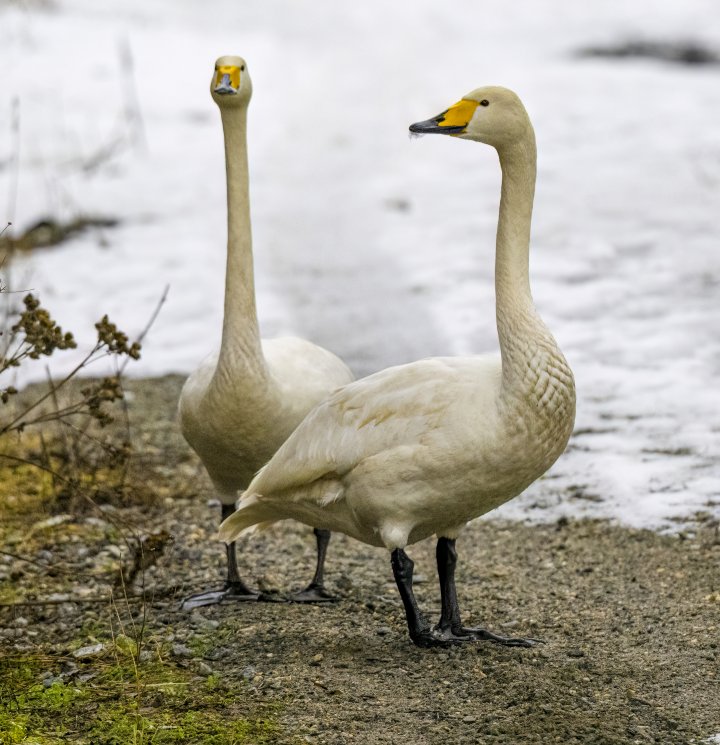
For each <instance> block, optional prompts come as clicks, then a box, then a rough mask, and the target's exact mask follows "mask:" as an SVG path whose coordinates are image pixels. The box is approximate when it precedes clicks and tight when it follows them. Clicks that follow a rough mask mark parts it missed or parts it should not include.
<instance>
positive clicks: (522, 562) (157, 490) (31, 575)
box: [0, 376, 720, 745]
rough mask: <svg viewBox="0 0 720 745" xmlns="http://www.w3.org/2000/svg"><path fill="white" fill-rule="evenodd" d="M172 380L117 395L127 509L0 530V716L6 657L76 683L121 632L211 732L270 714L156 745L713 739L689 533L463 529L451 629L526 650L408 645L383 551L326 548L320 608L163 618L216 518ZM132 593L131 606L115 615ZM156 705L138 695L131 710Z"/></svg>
mask: <svg viewBox="0 0 720 745" xmlns="http://www.w3.org/2000/svg"><path fill="white" fill-rule="evenodd" d="M180 384H181V379H180V378H179V377H177V376H169V377H166V378H162V379H155V380H148V381H134V382H131V383H130V385H129V388H130V390H131V392H132V400H131V409H130V414H131V421H132V428H133V429H132V431H133V437H134V441H135V447H136V451H137V456H136V458H135V460H134V463H133V469H132V472H131V474H130V476H129V479H130V483H131V484H133V483H138V484H139V483H142V484H143V485H144V487H145V488H146V489H147V494H149V495H151V496H150V497H148V496H144V497H143V499H144V501H145V502H146V504H144V505H143V506H140V505H138V504H134V505H130V506H127V507H114V508H111V507H108V506H105V507H103V508H102V509H91V510H88V509H87V508H83V509H79V508H78V509H73V510H69V511H67V512H65V513H63V514H62V515H54V516H51V515H50V514H49V513H43V514H18V513H17V512H8V513H7V514H6V516H5V519H4V520H3V522H2V533H1V534H0V535H1V536H2V539H3V544H4V549H3V550H4V551H5V552H6V553H5V554H4V555H2V556H0V589H1V590H2V593H3V594H2V599H3V600H5V603H4V604H3V605H2V606H0V625H1V628H0V650H1V651H2V654H3V656H4V657H5V660H6V662H5V663H3V665H0V673H2V675H3V676H4V684H3V686H2V691H3V692H4V694H5V699H4V703H5V705H7V702H8V690H9V685H10V684H11V682H12V670H13V665H17V664H18V663H19V661H22V660H27V659H30V658H33V659H36V660H37V659H41V660H42V664H41V665H40V667H39V668H37V675H38V679H39V680H45V681H46V683H45V684H46V685H47V681H53V680H58V681H62V680H64V679H65V680H67V681H69V680H73V681H75V685H76V686H79V685H81V681H82V680H84V679H85V678H84V677H83V676H88V675H92V674H93V670H95V668H96V667H97V666H98V665H99V664H100V660H101V659H105V660H107V657H108V649H109V648H110V646H111V645H112V644H113V635H115V642H114V643H115V645H116V646H117V644H118V641H117V638H118V637H117V635H118V634H119V633H121V632H122V633H125V634H127V635H129V636H130V637H132V638H133V639H135V640H137V639H138V637H139V636H141V638H142V641H143V644H142V651H141V652H140V654H139V656H138V664H139V666H140V669H141V670H142V666H143V665H145V664H147V665H150V664H153V663H157V662H158V661H160V662H162V664H163V665H165V666H166V667H167V668H168V669H172V670H175V671H177V672H178V674H180V673H182V674H183V675H186V676H187V675H189V676H191V677H190V678H189V680H191V681H196V684H197V685H198V686H200V685H203V681H205V682H207V681H209V680H212V681H217V684H218V685H220V686H221V687H222V690H223V691H225V698H224V699H223V703H222V707H224V708H222V709H221V710H220V713H219V715H220V716H224V715H225V712H227V716H228V717H229V718H230V717H237V716H240V715H242V716H244V717H249V718H251V717H253V716H260V715H262V716H267V712H268V711H270V712H272V717H273V721H274V723H275V725H276V727H277V729H276V730H274V733H273V735H272V738H271V739H269V740H261V739H260V738H258V739H257V740H252V739H248V740H241V739H234V740H231V739H227V740H222V739H219V740H210V739H207V740H205V739H193V738H192V736H188V738H189V739H185V740H182V739H180V740H173V742H176V741H184V742H204V741H207V742H211V741H212V742H253V741H257V742H260V741H262V742H266V741H268V742H278V743H299V742H315V743H327V744H328V745H330V744H336V743H337V744H338V745H340V744H342V743H351V742H356V743H367V744H368V745H373V744H375V743H378V744H379V743H398V742H411V743H418V744H422V743H432V744H434V743H507V744H510V743H538V744H540V743H543V744H545V743H551V742H559V743H574V742H577V743H598V744H600V743H603V744H605V743H608V744H609V743H663V744H665V743H702V742H706V741H708V738H710V737H711V736H713V735H715V734H716V733H718V732H720V690H719V689H720V685H719V684H720V651H719V650H718V628H719V627H720V587H719V586H718V585H719V584H720V583H719V582H718V577H719V574H718V569H719V567H720V536H719V533H718V526H717V524H715V523H714V522H713V521H712V520H711V519H708V520H706V521H705V522H704V523H699V524H695V525H693V526H688V527H687V529H685V530H684V531H681V532H679V533H678V534H677V535H674V536H667V535H658V534H656V533H652V532H649V531H644V530H635V529H627V528H623V527H618V526H616V525H612V524H610V523H607V522H590V521H573V520H564V519H563V520H561V521H559V522H555V523H553V524H544V525H543V524H540V525H538V524H535V525H526V524H521V523H510V522H499V521H496V520H493V519H492V518H491V519H484V520H479V521H475V522H474V523H473V524H472V525H470V526H469V527H468V529H467V530H466V531H465V533H464V534H463V535H462V536H461V537H460V539H459V540H458V553H459V568H458V591H459V595H460V603H461V608H462V609H463V611H464V614H465V618H464V620H465V621H466V622H468V624H473V623H474V624H476V625H479V624H482V625H486V626H487V627H488V628H490V629H492V630H496V631H498V632H500V633H508V634H514V635H529V636H533V637H536V638H541V639H543V640H544V641H545V642H546V643H545V644H543V645H540V646H538V647H536V648H533V649H510V648H503V647H497V646H493V645H490V644H472V645H468V646H465V647H462V648H459V649H449V650H421V649H418V648H416V647H414V646H413V645H412V644H411V643H410V642H409V639H408V636H407V631H406V628H405V622H404V615H403V612H402V607H401V604H400V601H399V598H398V596H397V591H396V589H395V586H394V583H393V580H392V573H391V571H390V566H389V559H388V556H387V554H386V552H385V551H382V550H379V549H374V548H370V547H367V546H364V545H362V544H359V543H357V542H354V541H352V540H350V539H348V538H346V537H344V536H340V535H335V536H333V540H332V542H331V546H330V554H329V560H328V575H327V583H328V587H329V589H330V590H331V591H333V592H335V593H336V594H337V595H338V596H339V598H340V599H339V602H337V603H334V604H330V605H325V606H297V605H292V604H287V603H245V604H227V605H222V606H219V607H208V608H203V609H199V610H195V611H193V612H192V613H189V614H188V613H183V612H181V611H179V609H178V600H179V599H180V598H181V597H183V596H184V595H185V594H187V593H189V592H192V591H195V590H199V589H206V588H207V587H208V586H210V585H212V584H217V583H218V581H219V580H220V579H221V577H222V572H223V564H224V562H223V550H222V547H221V546H220V545H219V544H217V543H216V542H214V541H213V540H212V535H213V532H214V530H215V529H216V527H217V520H218V517H219V509H218V507H217V506H213V505H210V506H209V505H208V491H207V487H208V484H207V481H206V478H205V476H204V473H203V471H202V468H201V467H200V466H199V464H198V462H197V460H196V459H195V457H194V456H193V455H192V454H191V453H190V452H189V451H188V450H187V448H186V447H185V445H184V443H183V442H182V440H181V438H180V436H179V433H178V430H177V426H176V424H175V422H174V405H175V401H176V400H177V395H178V392H179V386H180ZM148 536H150V538H148ZM138 537H144V538H145V540H146V543H145V545H146V547H148V546H151V545H155V546H156V547H157V549H158V550H157V551H156V552H154V553H152V552H146V555H148V554H152V557H153V558H152V560H151V561H150V562H148V563H151V565H150V566H147V567H146V568H145V569H144V570H143V571H142V572H138V573H137V575H136V576H135V577H134V578H133V579H132V583H131V586H130V587H127V586H125V587H124V588H123V587H122V586H119V585H118V576H119V571H118V570H119V568H120V566H123V567H124V570H125V577H126V579H130V575H131V574H132V573H133V569H132V565H133V555H134V547H135V546H136V538H138ZM148 540H149V541H150V543H147V541H148ZM409 553H410V555H411V556H412V558H413V559H414V561H415V565H416V573H417V593H418V599H419V601H420V602H421V604H422V606H423V607H424V608H425V609H426V610H427V611H428V612H429V613H432V614H437V613H438V612H439V594H438V589H437V582H436V576H435V571H434V546H433V544H432V542H431V541H425V542H423V543H421V544H418V545H416V546H413V547H411V549H410V551H409ZM313 561H314V542H313V539H312V533H311V531H310V530H309V529H307V528H305V527H303V526H299V525H295V524H290V523H288V524H283V525H280V526H277V527H276V528H275V529H273V530H272V531H270V532H268V533H265V534H263V535H261V536H259V537H258V538H256V539H254V540H253V541H252V542H246V543H243V544H242V546H241V555H240V565H241V570H242V571H243V572H244V574H245V576H246V577H247V578H249V579H250V580H252V581H253V582H255V583H256V584H259V585H261V586H262V587H263V588H264V589H266V590H269V591H272V590H278V591H280V592H282V591H283V590H287V589H289V588H294V587H300V586H302V585H303V584H304V583H305V582H306V581H307V580H308V579H309V576H310V574H311V571H312V565H313ZM142 583H144V587H145V591H146V597H147V600H146V602H144V603H143V602H140V601H136V600H135V599H133V598H129V599H128V600H127V601H125V600H123V597H124V595H125V594H130V595H132V594H135V593H137V592H138V591H139V589H140V586H141V584H142ZM113 586H115V595H114V597H115V601H114V602H110V601H109V600H107V598H108V594H109V593H108V591H109V589H111V588H112V587H113ZM98 598H100V600H99V601H97V602H95V600H96V599H98ZM140 628H141V632H140V631H138V629H140ZM99 644H101V645H103V646H102V648H98V647H97V645H99ZM82 647H89V648H90V649H89V650H88V651H86V652H82V653H80V654H78V652H77V649H78V648H82ZM93 647H94V651H93ZM73 651H74V654H73ZM103 655H104V657H103ZM88 685H90V683H88ZM78 690H79V689H78ZM188 701H189V699H188ZM163 705H164V704H163V700H162V698H155V699H151V700H150V702H149V703H148V701H147V700H146V704H145V709H144V711H146V713H147V715H148V716H151V714H152V713H153V711H155V710H157V711H159V710H160V709H161V708H162V707H163ZM187 706H190V707H191V706H192V704H191V703H188V704H187ZM218 706H220V704H218ZM0 713H1V712H0ZM211 713H212V712H210V713H207V716H210V714H211ZM2 721H3V720H2V719H0V722H2ZM228 721H229V719H228ZM80 729H82V728H80ZM78 731H79V730H78ZM2 735H3V733H2V731H1V729H0V737H1V736H2ZM4 735H5V737H6V738H9V735H8V734H7V732H6V733H4ZM65 740H67V741H70V740H72V741H77V742H117V741H120V740H113V739H107V740H103V739H102V737H100V738H97V737H96V738H94V739H92V738H91V739H83V737H82V736H81V735H80V734H78V735H77V736H70V735H66V737H65ZM0 741H2V742H36V741H37V742H41V740H33V739H26V740H12V739H5V740H2V739H0ZM60 741H61V740H42V742H60ZM147 741H148V742H151V741H157V742H165V740H162V739H160V740H153V739H148V740H147Z"/></svg>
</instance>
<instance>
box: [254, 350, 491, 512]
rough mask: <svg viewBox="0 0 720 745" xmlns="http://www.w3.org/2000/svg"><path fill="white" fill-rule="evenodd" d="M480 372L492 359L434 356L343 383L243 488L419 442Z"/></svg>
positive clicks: (331, 470)
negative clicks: (352, 381)
mask: <svg viewBox="0 0 720 745" xmlns="http://www.w3.org/2000/svg"><path fill="white" fill-rule="evenodd" d="M483 375H489V376H490V377H495V376H497V375H499V365H498V364H497V362H496V361H495V360H494V359H493V360H488V359H487V358H481V357H476V358H464V359H458V358H433V359H428V360H421V361H420V362H414V363H412V364H409V365H401V366H399V367H392V368H388V369H387V370H383V371H382V372H379V373H376V374H374V375H370V376H368V377H366V378H363V379H361V380H358V381H356V382H354V383H350V384H349V385H346V386H343V387H342V388H340V389H338V390H337V391H335V392H334V393H333V394H332V395H331V396H330V397H329V398H328V399H326V400H325V401H324V402H323V403H321V404H319V405H318V406H316V407H315V408H314V409H312V410H311V411H310V413H309V414H308V415H307V416H306V417H305V419H304V420H303V421H302V422H301V423H300V425H299V426H298V427H297V429H296V430H295V431H294V432H293V433H292V435H290V437H289V438H288V439H287V440H286V441H285V443H284V444H283V445H282V446H281V447H280V449H279V450H278V451H277V453H276V454H275V455H274V456H273V457H272V459H271V460H270V461H269V463H268V464H267V465H266V466H265V467H264V468H263V469H262V470H261V471H260V472H259V473H258V475H257V476H256V477H255V478H254V479H253V481H252V482H251V483H250V485H249V486H248V489H247V490H246V492H245V495H247V496H251V495H258V497H259V498H260V499H262V496H263V495H268V496H269V495H271V494H273V493H277V492H280V491H286V490H289V489H298V488H300V487H304V486H307V485H308V484H311V483H313V482H315V481H317V480H319V479H324V478H332V479H335V480H336V479H337V478H342V476H343V475H345V474H346V473H348V472H349V471H350V470H352V469H353V468H354V467H355V466H356V465H357V464H358V463H360V462H361V461H363V460H365V459H366V458H369V457H371V456H373V455H377V454H378V453H381V452H383V451H386V450H390V449H392V448H396V447H400V446H402V445H403V444H416V443H418V442H419V441H421V439H422V438H423V437H424V436H427V435H428V434H429V433H432V432H433V430H436V429H438V427H440V426H441V424H442V421H443V419H444V416H445V413H446V412H447V410H448V407H450V406H451V405H453V404H454V403H456V402H457V400H458V396H463V395H466V393H467V391H468V390H472V388H473V387H474V386H473V384H475V385H476V384H477V382H478V377H483ZM313 494H317V497H318V498H321V494H319V493H318V492H317V491H316V490H313Z"/></svg>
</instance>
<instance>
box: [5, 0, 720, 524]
mask: <svg viewBox="0 0 720 745" xmlns="http://www.w3.org/2000/svg"><path fill="white" fill-rule="evenodd" d="M0 29H1V36H0V38H1V40H2V43H0V70H2V73H1V75H2V77H1V80H2V88H1V90H2V96H1V97H0V224H1V225H4V224H5V223H6V222H8V221H11V222H12V226H11V227H10V228H8V230H7V231H6V233H5V235H4V236H3V237H2V238H0V241H3V240H5V244H2V243H0V256H2V254H3V253H5V251H4V250H3V245H5V247H6V248H7V246H8V245H9V244H8V240H7V239H8V238H9V239H11V240H12V241H14V242H15V244H16V245H17V246H20V250H16V251H14V253H13V256H12V258H11V259H10V260H7V259H6V261H5V264H4V265H3V267H2V270H1V275H2V280H3V282H4V283H5V284H6V285H8V286H9V287H10V288H11V289H14V290H24V289H32V290H33V291H34V292H35V293H36V294H37V295H38V296H39V297H40V298H41V300H42V301H43V303H44V304H45V305H46V306H47V307H48V308H50V309H51V312H52V313H53V316H54V317H55V318H56V319H57V321H58V322H59V323H60V324H61V325H62V326H64V327H68V328H71V329H72V330H73V331H74V332H75V334H76V336H77V338H78V341H79V343H80V350H79V351H78V354H80V351H81V350H82V348H83V346H87V345H90V344H91V343H92V341H93V339H94V329H93V323H94V322H95V321H96V320H97V319H98V318H99V317H100V316H101V315H102V314H104V313H108V314H109V315H110V318H111V319H112V320H114V321H115V322H116V323H117V324H118V325H119V326H120V327H121V328H123V329H124V330H126V331H128V332H129V333H131V334H137V333H139V332H140V331H141V330H142V329H143V328H144V327H145V325H146V324H147V322H148V319H149V318H150V316H151V314H152V312H153V309H154V308H155V306H156V304H157V303H158V300H159V299H160V297H161V295H162V294H163V291H164V288H165V287H166V286H169V294H168V298H167V302H166V303H165V304H164V306H163V308H162V310H161V312H160V315H159V317H158V318H157V320H156V321H155V323H154V325H153V327H152V329H151V331H150V333H149V335H148V336H147V338H146V339H145V343H144V348H143V355H142V360H141V361H140V362H139V363H137V364H134V365H132V366H131V368H132V369H130V368H128V373H130V374H132V375H142V376H155V375H160V374H164V373H167V372H179V373H188V372H190V371H191V370H192V369H194V367H195V366H196V365H197V363H198V362H199V361H200V360H201V359H202V358H203V357H204V356H205V354H206V353H207V352H209V351H210V350H211V349H212V348H213V346H214V345H215V344H217V343H218V341H219V337H220V328H221V319H222V302H223V284H224V266H225V240H226V205H225V171H224V153H223V139H222V130H221V126H220V117H219V112H218V110H217V107H216V106H215V104H214V103H213V102H212V100H211V98H210V94H209V83H210V78H211V74H212V71H213V65H214V62H215V59H216V58H217V57H218V56H220V55H221V54H239V55H242V56H243V57H245V59H246V60H247V62H248V69H249V72H250V74H251V76H252V80H253V85H254V94H253V100H252V102H251V104H250V110H249V124H248V145H249V154H250V169H251V202H252V219H253V238H254V250H255V267H256V286H257V291H258V311H259V316H260V322H261V326H262V329H263V333H264V335H266V336H274V335H279V334H285V333H294V334H298V335H301V336H304V337H307V338H309V339H311V340H313V341H315V342H317V343H319V344H322V345H323V346H326V347H327V348H329V349H331V350H333V351H334V352H336V353H337V354H338V355H340V356H341V357H342V358H343V359H345V360H346V361H347V362H348V364H349V365H350V366H351V367H352V368H353V370H354V371H355V373H356V374H357V375H364V374H368V373H370V372H373V371H375V370H377V369H380V368H383V367H386V366H388V365H392V364H398V363H403V362H408V361H411V360H414V359H418V358H420V357H425V356H429V355H445V354H450V355H454V354H469V353H474V352H486V351H492V350H494V349H496V347H497V341H496V331H495V317H494V294H493V292H494V291H493V261H494V258H493V251H494V231H495V224H496V218H497V208H498V201H499V187H500V172H499V168H498V163H497V156H496V155H495V153H494V152H493V151H492V150H491V149H490V148H486V147H483V146H480V145H477V144H474V143H468V142H463V141H455V140H451V139H449V138H432V137H427V138H423V139H420V140H413V141H411V140H410V139H409V137H408V125H409V124H410V123H411V122H414V121H417V120H420V119H426V118H428V117H430V116H432V115H435V114H437V113H439V112H440V111H442V110H443V109H445V108H447V107H448V105H450V104H452V103H454V102H455V101H456V100H457V99H459V98H460V97H461V96H462V95H464V94H465V93H467V92H468V91H470V90H472V89H473V88H475V87H478V86H480V85H485V84H497V85H504V86H507V87H510V88H513V89H514V90H516V91H517V93H518V94H519V95H520V96H521V98H522V99H523V101H524V102H525V105H526V107H527V109H528V111H529V113H530V115H531V118H532V120H533V122H534V125H535V129H536V134H537V140H538V153H539V171H538V187H537V197H536V206H535V217H534V223H533V245H532V252H531V272H532V277H531V279H532V286H533V294H534V297H535V300H536V303H537V306H538V308H539V310H540V313H541V314H542V315H543V317H544V318H545V320H546V321H547V323H548V325H549V326H550V328H551V329H552V331H553V333H554V334H555V335H556V337H557V339H558V341H559V342H560V345H561V347H562V348H563V350H564V351H565V353H566V356H567V358H568V360H569V362H570V364H571V366H572V367H573V369H574V371H575V373H576V378H577V385H578V394H579V401H578V417H577V431H576V434H575V437H574V438H573V440H572V442H571V445H570V450H569V452H568V454H567V455H566V457H564V458H562V459H561V460H560V461H559V462H558V463H557V464H556V466H555V467H554V468H553V469H552V471H551V472H550V474H548V476H547V477H546V478H545V479H543V480H541V481H540V482H538V483H536V484H535V485H533V487H532V488H531V489H529V490H528V492H527V493H526V494H525V495H524V496H523V497H522V498H520V499H516V500H513V501H512V502H511V503H509V504H507V505H505V506H504V507H503V508H502V511H503V513H504V514H506V515H509V516H512V515H523V516H528V515H529V516H531V517H532V516H534V515H537V516H542V517H548V516H551V517H553V516H557V515H558V514H567V513H568V512H570V513H572V514H582V515H598V516H610V517H616V518H620V519H622V520H623V521H625V522H629V523H631V524H635V525H649V526H652V527H663V526H668V525H672V524H673V521H674V520H675V519H678V518H683V519H687V518H689V517H692V516H697V513H701V514H710V515H712V514H714V515H720V460H719V459H718V453H719V452H720V424H719V422H720V392H719V391H720V386H718V371H719V369H720V332H719V331H718V323H717V317H718V296H719V294H720V227H718V213H719V210H718V207H719V206H720V127H718V124H717V122H718V120H719V119H720V84H719V83H720V13H718V10H717V6H716V4H715V3H714V2H711V1H710V0H674V1H670V0H665V2H656V1H653V2H651V1H650V0H638V1H636V2H634V3H627V2H625V0H603V2H599V1H598V0H593V1H592V2H587V3H583V4H582V5H570V4H569V3H563V2H560V1H559V0H542V1H541V2H537V1H536V2H531V1H530V0H522V1H520V2H514V3H512V4H508V3H507V2H501V1H500V0H485V1H484V2H473V1H472V0H456V2H454V3H452V5H451V6H450V5H447V4H439V3H437V2H430V1H429V0H417V1H416V2H414V3H412V4H411V5H407V4H400V3H388V2H380V1H379V0H366V2H363V3H335V2H332V1H331V0H316V2H313V3H311V4H307V3H303V4H300V3H295V2H292V1H291V0H267V1H265V2H262V3H261V2H258V1H255V2H238V0H234V1H233V2H231V1H230V0H213V1H212V2H206V3H195V2H190V1H189V0H173V1H172V2H171V1H170V0H155V2H153V3H148V2H141V1H140V0H122V2H120V0H105V2H103V3H93V2H90V0H34V1H33V0H26V1H25V2H20V1H15V2H8V0H0ZM38 231H39V232H38ZM38 243H49V244H53V245H47V246H45V247H37V246H36V247H34V248H33V247H32V246H33V245H34V244H38ZM83 334H85V336H83ZM75 359H76V358H75V356H74V355H73V353H71V352H67V353H64V356H57V357H56V358H54V359H53V371H56V372H62V371H63V369H70V367H71V366H72V364H73V361H74V360H75ZM63 366H65V367H63ZM99 372H101V371H100V369H98V373H99ZM33 374H34V373H33V372H32V371H31V372H30V375H29V376H28V377H27V379H24V380H18V381H16V383H24V382H27V380H28V379H31V378H32V376H33ZM35 374H36V375H37V377H41V376H42V375H44V369H43V368H42V367H37V368H36V370H35ZM26 375H27V374H26ZM560 495H562V496H560Z"/></svg>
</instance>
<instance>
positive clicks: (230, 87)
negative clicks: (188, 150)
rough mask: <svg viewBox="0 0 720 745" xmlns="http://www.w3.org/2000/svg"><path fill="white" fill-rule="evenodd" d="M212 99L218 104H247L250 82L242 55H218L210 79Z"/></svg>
mask: <svg viewBox="0 0 720 745" xmlns="http://www.w3.org/2000/svg"><path fill="white" fill-rule="evenodd" d="M210 93H211V95H212V97H213V101H215V103H216V104H217V105H218V106H220V107H225V106H247V105H248V103H249V101H250V97H251V96H252V82H251V81H250V75H249V74H248V69H247V63H246V62H245V60H244V59H243V58H242V57H236V56H235V55H232V54H229V55H225V56H224V57H218V60H217V62H216V63H215V71H214V72H213V76H212V80H211V81H210Z"/></svg>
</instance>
